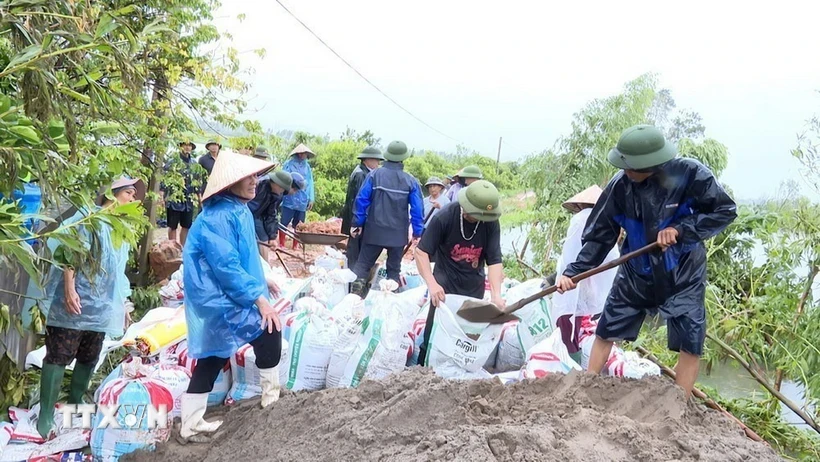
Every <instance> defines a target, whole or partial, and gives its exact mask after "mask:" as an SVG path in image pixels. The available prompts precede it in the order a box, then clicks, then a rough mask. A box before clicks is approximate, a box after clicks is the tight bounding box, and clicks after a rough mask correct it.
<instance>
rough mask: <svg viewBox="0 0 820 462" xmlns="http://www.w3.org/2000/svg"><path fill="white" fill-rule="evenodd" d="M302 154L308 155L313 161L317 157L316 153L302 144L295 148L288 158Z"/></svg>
mask: <svg viewBox="0 0 820 462" xmlns="http://www.w3.org/2000/svg"><path fill="white" fill-rule="evenodd" d="M302 152H306V153H307V155H308V159H313V158H314V157H316V153H315V152H313V151H311V150H310V148H309V147H307V146H305V145H304V144H302V143H299V146H296V147H295V148H293V151H291V152H290V154H288V157H290V156H292V155H295V154H299V153H302Z"/></svg>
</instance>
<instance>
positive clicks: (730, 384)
mask: <svg viewBox="0 0 820 462" xmlns="http://www.w3.org/2000/svg"><path fill="white" fill-rule="evenodd" d="M528 232H529V227H528V226H517V227H505V228H504V229H503V230H502V237H501V250H502V252H504V254H511V253H514V252H515V251H516V250H517V251H518V252H519V253H520V252H521V248H522V247H523V245H524V241H525V240H526V238H527V233H528ZM755 254H756V262H762V261H763V259H764V257H765V255H764V252H763V248H762V247H759V248H757V249H756V252H755ZM533 257H534V255H533V252H532V249H531V247H528V248H527V252H526V255H525V260H526V261H527V262H528V263H533ZM533 266H537V265H533ZM797 271H798V272H799V273H801V274H805V273H806V272H807V268H798V270H797ZM818 296H820V283H817V284H815V287H814V297H815V299H817V297H818ZM705 370H706V367H705V364H704V366H703V367H702V368H701V374H700V377H699V378H698V382H699V383H702V384H703V385H706V386H709V387H712V388H714V389H716V390H717V391H718V392H719V393H720V394H721V396H723V397H724V398H733V399H738V398H762V397H764V396H765V395H766V394H768V391H766V389H765V388H763V387H762V386H761V385H760V384H759V383H758V382H757V381H756V380H755V379H754V378H753V377H752V376H751V375H750V374H749V373H748V372H747V371H746V370H745V369H743V368H742V367H741V366H740V365H739V364H737V363H736V362H734V361H731V362H729V361H727V362H725V363H722V364H719V365H716V366H714V367H713V368H712V371H711V374H710V375H706V373H705V372H704V371H705ZM770 376H774V374H770ZM781 392H782V393H783V394H784V395H785V396H786V397H787V398H789V399H790V400H792V401H794V402H795V403H797V404H798V405H799V406H805V405H806V399H805V389H804V388H803V387H802V386H801V385H799V384H797V383H794V382H789V381H784V382H783V384H782V387H781ZM781 410H782V414H783V417H784V419H785V420H786V421H787V422H789V423H791V424H794V425H800V426H802V427H806V424H805V422H803V419H801V418H800V417H799V416H798V415H797V414H795V413H794V412H792V411H791V410H790V409H789V408H787V407H786V406H785V405H781ZM811 411H812V412H813V410H811Z"/></svg>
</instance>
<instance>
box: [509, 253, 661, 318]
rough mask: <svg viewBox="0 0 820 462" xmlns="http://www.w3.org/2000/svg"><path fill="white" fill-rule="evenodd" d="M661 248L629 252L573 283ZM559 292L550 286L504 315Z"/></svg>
mask: <svg viewBox="0 0 820 462" xmlns="http://www.w3.org/2000/svg"><path fill="white" fill-rule="evenodd" d="M659 247H660V246H659V244H658V243H657V242H653V243H652V244H649V245H647V246H644V247H641V248H640V249H638V250H635V251H632V252H629V253H628V254H626V255H621V256H620V257H619V258H616V259H615V260H612V261H610V262H608V263H604V264H603V265H601V266H598V267H596V268H592V269H591V270H588V271H584V272H583V273H581V274H577V275H575V276H573V277H572V278H571V279H572V282H574V283H576V284H577V283H579V282H581V281H583V280H584V279H587V278H590V277H592V276H595V275H596V274H600V273H603V272H604V271H609V270H611V269H612V268H615V267H617V266H620V265H621V264H623V263H626V262H628V261H629V260H632V259H633V258H635V257H640V256H641V255H645V254H647V253H649V252H651V251H653V250H655V249H657V248H659ZM559 277H560V276H559ZM557 290H558V286H557V285H552V286H549V287H547V288H546V289H544V290H542V291H541V292H538V293H536V294H533V295H530V296H529V297H527V298H524V299H521V300H519V301H517V302H515V303H513V304H512V305H509V306H507V308H506V309H505V310H504V314H510V313H512V312H513V311H516V310H518V309H520V308H522V307H524V306H526V305H529V304H530V303H532V302H534V301H536V300H538V299H540V298H544V297H546V296H547V295H550V294H552V293H554V292H556V291H557Z"/></svg>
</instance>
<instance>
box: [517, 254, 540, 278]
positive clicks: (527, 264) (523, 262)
mask: <svg viewBox="0 0 820 462" xmlns="http://www.w3.org/2000/svg"><path fill="white" fill-rule="evenodd" d="M518 263H521V264H522V265H524V266H525V267H526V268H527V269H529V270H530V271H532V273H533V274H535V275H536V276H538V277H544V276H543V275H542V274H541V272H540V271H538V270H537V269H535V268H533V267H532V266H530V265H529V263H527V262H525V261H524V260H522V259H521V258H519V259H518Z"/></svg>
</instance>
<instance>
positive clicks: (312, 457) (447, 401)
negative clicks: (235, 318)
mask: <svg viewBox="0 0 820 462" xmlns="http://www.w3.org/2000/svg"><path fill="white" fill-rule="evenodd" d="M208 418H209V419H214V418H222V419H224V421H225V423H224V424H223V426H222V428H221V429H220V431H219V432H218V433H217V434H216V435H215V436H214V440H213V441H212V442H211V444H188V445H185V446H183V445H180V444H179V443H178V442H176V441H175V440H173V439H172V440H171V441H170V442H168V443H166V444H164V445H161V446H160V447H159V448H158V449H157V451H156V452H154V453H140V454H132V455H129V456H128V457H126V458H123V459H122V460H123V461H126V460H131V461H148V460H151V461H154V460H164V461H167V462H176V461H179V462H182V461H190V460H198V461H231V462H242V461H340V460H357V461H359V460H362V461H414V462H420V461H434V460H455V461H489V460H499V461H516V462H524V461H584V462H591V461H681V462H682V461H695V460H697V461H715V462H718V461H719V462H730V461H759V462H764V461H780V460H782V459H781V458H780V457H779V456H778V455H777V454H776V453H775V451H774V450H772V449H771V448H769V447H768V446H766V445H764V444H761V443H756V442H754V441H752V440H750V439H748V438H747V437H746V436H744V434H743V432H742V430H741V429H740V428H739V427H738V426H737V424H735V423H733V422H732V421H730V420H729V419H727V418H726V417H724V416H723V415H721V414H719V413H717V412H715V411H712V410H710V409H707V408H706V407H704V406H702V405H700V404H697V402H686V401H684V399H683V396H682V392H681V391H680V390H679V389H678V388H677V387H675V386H674V385H673V384H672V383H671V382H670V381H669V380H668V379H666V378H663V377H653V378H651V379H647V380H640V381H636V380H625V379H612V378H606V377H594V376H588V375H582V374H577V373H573V374H570V375H567V376H562V375H551V376H548V377H546V378H543V379H538V380H534V381H526V382H521V383H516V384H512V385H506V386H505V385H501V384H500V383H498V382H495V381H465V382H456V381H447V380H443V379H441V378H438V377H436V376H435V375H433V374H432V373H431V372H429V371H428V370H425V369H420V368H415V369H412V370H407V371H405V372H403V373H401V374H397V375H394V376H392V377H389V378H388V379H386V380H384V381H379V382H375V381H366V382H364V383H362V384H361V385H360V386H359V388H357V389H334V390H324V391H321V392H312V393H307V392H302V393H296V394H293V393H289V392H288V393H287V394H285V395H284V396H283V397H282V398H281V399H280V400H279V401H278V402H277V403H275V404H274V405H273V406H272V407H270V408H268V409H265V410H262V409H261V408H260V407H259V401H258V400H248V401H244V402H242V403H239V404H237V405H235V406H233V407H231V408H227V409H225V408H223V409H219V410H216V411H215V412H213V413H211V414H210V415H209V416H208Z"/></svg>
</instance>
